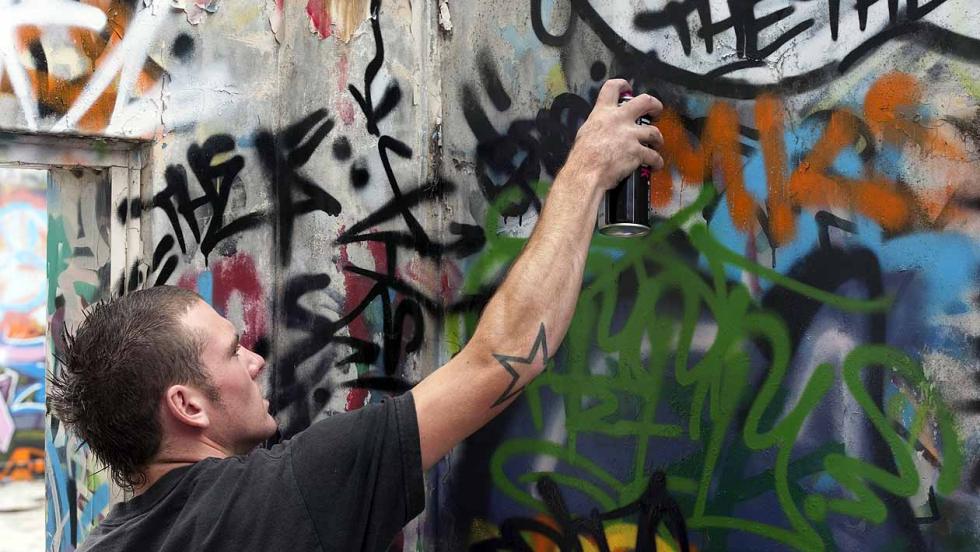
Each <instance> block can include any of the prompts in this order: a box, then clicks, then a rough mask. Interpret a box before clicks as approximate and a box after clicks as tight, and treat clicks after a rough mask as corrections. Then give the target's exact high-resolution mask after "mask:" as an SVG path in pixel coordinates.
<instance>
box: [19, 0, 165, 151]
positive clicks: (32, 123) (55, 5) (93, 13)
mask: <svg viewBox="0 0 980 552" xmlns="http://www.w3.org/2000/svg"><path fill="white" fill-rule="evenodd" d="M165 4H166V2H165V0H153V2H152V3H148V5H147V6H145V7H144V8H143V9H141V10H140V11H139V12H138V13H137V14H136V16H135V17H134V18H133V22H132V23H131V25H130V26H129V27H128V29H127V31H126V35H125V36H124V37H123V39H122V41H121V42H120V43H119V44H117V45H116V46H115V47H114V48H113V49H112V51H111V52H109V53H108V55H106V56H105V58H104V59H102V60H101V61H100V63H99V66H98V67H97V68H96V69H95V71H94V72H93V74H92V76H91V78H90V79H89V81H88V82H87V83H86V85H85V88H84V89H83V90H82V92H81V94H79V96H78V98H77V99H76V100H75V102H74V103H73V104H72V106H71V107H70V108H69V109H68V111H67V112H66V113H65V114H64V116H63V117H62V118H61V119H60V120H59V121H57V122H56V123H55V124H54V126H53V127H52V128H51V129H50V130H51V131H52V132H66V131H70V130H74V129H75V126H76V125H77V124H78V122H79V120H80V119H81V118H82V117H83V116H84V115H85V114H86V113H87V112H88V111H89V110H90V109H91V108H92V106H93V105H95V103H96V102H97V101H98V99H99V98H100V97H101V96H102V94H103V93H104V92H105V91H106V89H107V88H108V87H109V86H110V85H111V84H112V83H113V81H115V80H116V78H117V76H118V78H119V81H118V85H117V94H116V101H115V106H114V108H113V118H115V116H116V114H117V113H118V112H119V111H120V108H121V107H123V106H125V105H126V104H127V103H128V102H129V100H130V98H131V97H132V95H133V90H134V88H135V86H136V83H137V79H138V78H139V75H140V71H141V70H142V68H143V65H144V63H145V62H146V59H147V56H148V52H149V49H150V46H151V45H152V42H153V38H154V37H155V36H156V34H157V31H158V30H159V29H160V28H161V27H162V25H163V23H164V21H165V19H166V18H164V17H160V16H158V8H160V7H161V6H164V5H165ZM0 13H3V17H0V75H2V74H3V72H4V71H6V74H7V76H8V77H9V79H10V84H11V88H12V89H13V92H14V95H15V96H16V98H17V101H18V103H19V104H20V108H21V111H22V112H23V114H24V119H25V121H26V123H27V128H28V129H30V130H38V125H39V118H40V115H39V112H38V105H37V97H36V96H35V92H34V88H33V86H32V83H31V79H30V77H29V75H28V72H27V69H26V68H25V67H24V65H23V63H22V62H21V59H20V55H19V53H18V51H17V42H16V39H17V33H18V31H19V30H20V29H22V28H24V27H29V26H36V27H40V28H45V29H47V28H51V27H67V28H80V29H87V30H90V31H102V30H103V29H104V28H105V26H106V23H107V19H106V15H105V13H103V12H102V10H100V9H98V8H97V7H95V6H90V5H87V4H81V3H79V2H71V1H68V0H34V1H24V2H19V3H15V2H14V1H13V0H0ZM110 124H111V123H110Z"/></svg>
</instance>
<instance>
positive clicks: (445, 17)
mask: <svg viewBox="0 0 980 552" xmlns="http://www.w3.org/2000/svg"><path fill="white" fill-rule="evenodd" d="M439 28H440V29H442V30H443V31H445V32H447V33H451V32H453V20H452V17H451V16H450V15H449V0H441V1H440V2H439Z"/></svg>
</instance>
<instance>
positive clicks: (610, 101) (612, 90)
mask: <svg viewBox="0 0 980 552" xmlns="http://www.w3.org/2000/svg"><path fill="white" fill-rule="evenodd" d="M632 91H633V88H632V87H631V86H630V83H628V82H626V81H625V80H623V79H609V80H607V81H606V82H605V83H604V84H603V85H602V88H601V89H600V90H599V96H598V97H597V98H596V102H595V103H596V105H611V106H613V107H615V106H616V105H617V104H618V103H619V96H620V95H622V93H623V92H632Z"/></svg>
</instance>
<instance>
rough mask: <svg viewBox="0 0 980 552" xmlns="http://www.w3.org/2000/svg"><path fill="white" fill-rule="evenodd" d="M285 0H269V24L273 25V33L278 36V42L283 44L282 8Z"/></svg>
mask: <svg viewBox="0 0 980 552" xmlns="http://www.w3.org/2000/svg"><path fill="white" fill-rule="evenodd" d="M284 1H285V0H269V3H268V5H269V26H270V27H272V35H273V36H275V37H276V42H278V43H279V44H282V28H283V19H282V8H283V2H284Z"/></svg>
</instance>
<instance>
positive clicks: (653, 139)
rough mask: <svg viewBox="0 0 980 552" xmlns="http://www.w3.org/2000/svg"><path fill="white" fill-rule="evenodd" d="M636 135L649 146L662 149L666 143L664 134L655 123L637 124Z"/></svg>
mask: <svg viewBox="0 0 980 552" xmlns="http://www.w3.org/2000/svg"><path fill="white" fill-rule="evenodd" d="M636 137H637V139H638V140H639V141H640V143H641V144H643V145H644V146H646V147H648V148H653V149H660V148H662V147H663V145H664V135H663V134H662V133H661V132H660V129H659V128H657V127H655V126H653V125H637V126H636Z"/></svg>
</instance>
